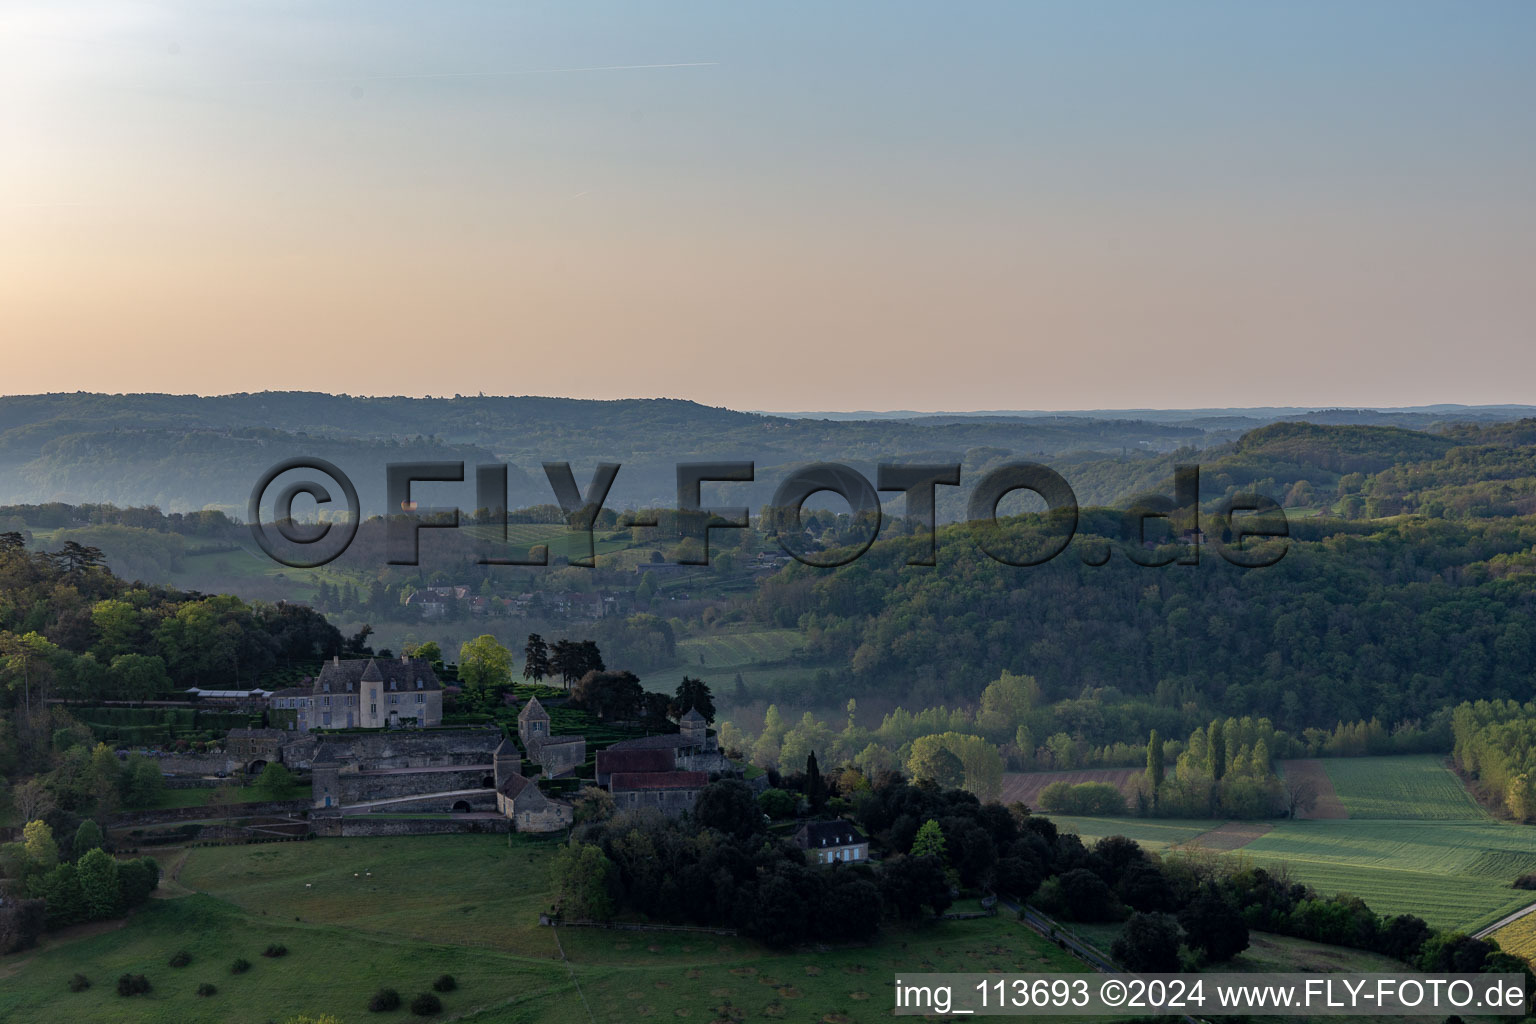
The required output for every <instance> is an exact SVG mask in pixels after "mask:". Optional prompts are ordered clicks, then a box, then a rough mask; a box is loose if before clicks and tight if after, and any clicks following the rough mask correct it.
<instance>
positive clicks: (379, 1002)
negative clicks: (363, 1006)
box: [368, 988, 400, 1013]
mask: <svg viewBox="0 0 1536 1024" xmlns="http://www.w3.org/2000/svg"><path fill="white" fill-rule="evenodd" d="M368 1009H370V1010H372V1011H373V1012H374V1013H384V1012H385V1011H387V1010H398V1009H400V993H399V992H396V991H395V990H394V989H392V988H381V989H379V990H378V991H377V992H375V993H374V994H373V998H372V999H370V1000H368Z"/></svg>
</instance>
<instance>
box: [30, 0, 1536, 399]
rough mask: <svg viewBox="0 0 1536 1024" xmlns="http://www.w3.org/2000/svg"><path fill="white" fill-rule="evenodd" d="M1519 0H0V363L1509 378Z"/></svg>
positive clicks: (1521, 256) (1184, 395)
mask: <svg viewBox="0 0 1536 1024" xmlns="http://www.w3.org/2000/svg"><path fill="white" fill-rule="evenodd" d="M1533 53H1536V4H1532V3H1524V2H1508V3H1499V2H1492V0H1483V2H1479V3H1475V4H1458V3H1452V2H1448V0H1447V2H1437V3H1413V2H1406V0H1388V2H1383V3H1366V2H1351V3H1344V4H1340V3H1336V2H1329V3H1317V4H1302V3H1286V4H1218V3H1214V2H1212V3H1200V4H1175V3H1167V2H1163V3H1156V4H1151V3H1131V2H1125V3H1114V4H1095V3H1084V2H1076V0H1074V2H1071V3H1067V2H1062V3H1059V4H1051V5H1045V4H1025V3H998V4H937V3H933V4H927V5H909V4H898V3H885V2H882V3H879V4H875V3H869V4H862V5H852V4H848V5H844V4H830V5H829V4H822V3H813V4H803V5H802V4H789V3H777V4H752V5H746V4H735V3H721V2H718V0H714V2H710V3H698V4H682V3H656V4H636V3H630V2H626V3H613V4H588V3H576V2H558V3H547V4H543V3H541V4H499V3H451V2H432V3H414V4H406V3H398V2H381V0H367V2H356V3H311V2H306V3H287V2H273V0H263V2H260V3H255V2H251V3H238V2H236V3H209V2H207V0H200V2H192V0H188V2H170V3H138V2H127V0H123V2H118V0H94V2H93V0H85V2H73V3H70V2H65V3H59V2H24V0H0V344H3V352H4V356H5V361H4V364H3V368H4V376H3V378H0V392H4V393H23V392H35V391H73V390H100V391H177V392H199V393H205V394H208V393H223V392H229V391H256V390H262V389H269V388H280V389H288V388H302V389H319V390H327V391H346V392H351V393H354V394H361V393H368V394H417V395H419V394H453V393H455V392H462V393H473V392H480V391H484V392H485V393H488V394H551V395H571V396H578V397H594V398H616V397H626V396H672V397H682V398H693V399H697V400H699V401H703V402H707V403H710V404H715V405H729V406H733V407H736V408H767V409H838V408H842V409H851V408H865V409H869V408H874V409H889V408H909V409H962V408H1032V409H1042V408H1096V407H1128V406H1140V407H1170V406H1216V405H1219V406H1229V405H1263V404H1283V405H1403V404H1415V403H1427V402H1441V401H1451V402H1457V401H1459V402H1471V403H1483V402H1533V401H1536V60H1533V59H1532V54H1533Z"/></svg>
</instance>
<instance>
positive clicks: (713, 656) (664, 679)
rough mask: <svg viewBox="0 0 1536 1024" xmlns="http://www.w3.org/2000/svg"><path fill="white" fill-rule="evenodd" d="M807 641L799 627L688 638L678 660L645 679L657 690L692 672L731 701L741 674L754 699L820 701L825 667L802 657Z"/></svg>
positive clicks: (680, 645) (682, 642) (719, 698)
mask: <svg viewBox="0 0 1536 1024" xmlns="http://www.w3.org/2000/svg"><path fill="white" fill-rule="evenodd" d="M804 645H805V638H804V637H803V636H802V634H801V633H800V631H799V630H797V629H754V630H737V631H731V632H722V633H708V634H704V635H700V636H688V637H682V638H680V639H679V640H678V641H677V660H676V662H675V663H674V664H673V665H672V666H669V667H667V668H665V669H661V670H659V671H656V672H652V673H649V674H648V675H647V677H646V679H645V680H643V682H644V683H645V684H646V685H647V686H648V687H650V688H652V689H660V688H665V689H667V690H671V689H672V688H673V687H675V686H676V685H677V682H676V677H677V676H678V675H679V674H681V673H687V674H688V675H692V676H698V677H700V678H702V679H703V680H704V681H705V682H707V683H709V684H710V686H711V687H713V688H714V691H715V697H716V700H717V701H723V702H724V703H726V704H729V703H730V702H731V700H732V694H733V692H734V689H733V687H734V683H735V679H736V674H737V673H738V672H739V673H741V678H742V682H744V683H745V684H746V686H747V689H748V691H749V693H750V694H751V695H752V697H753V698H754V699H764V700H768V701H770V702H773V701H779V702H782V701H785V700H791V699H794V700H799V699H800V698H801V697H802V696H804V697H805V698H806V701H807V705H808V706H809V705H813V704H815V699H814V697H813V696H812V694H813V691H814V689H815V681H816V675H817V673H818V672H819V671H820V670H821V669H822V668H823V667H825V666H822V665H814V664H808V663H805V662H802V661H800V660H799V659H800V657H801V655H802V651H803V648H804ZM669 680H670V682H669ZM815 696H818V697H824V696H825V695H824V694H817V695H815ZM839 706H840V705H839ZM796 714H797V715H798V714H799V712H798V711H797V712H796Z"/></svg>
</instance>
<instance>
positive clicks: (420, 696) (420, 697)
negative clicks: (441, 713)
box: [416, 693, 427, 704]
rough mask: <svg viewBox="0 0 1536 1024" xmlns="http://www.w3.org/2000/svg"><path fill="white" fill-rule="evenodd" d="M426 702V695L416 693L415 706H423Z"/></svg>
mask: <svg viewBox="0 0 1536 1024" xmlns="http://www.w3.org/2000/svg"><path fill="white" fill-rule="evenodd" d="M426 702H427V695H426V694H424V693H418V694H417V695H416V703H417V704H425V703H426Z"/></svg>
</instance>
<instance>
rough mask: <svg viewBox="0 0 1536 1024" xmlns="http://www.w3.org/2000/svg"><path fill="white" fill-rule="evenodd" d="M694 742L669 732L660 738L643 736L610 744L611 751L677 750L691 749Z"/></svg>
mask: <svg viewBox="0 0 1536 1024" xmlns="http://www.w3.org/2000/svg"><path fill="white" fill-rule="evenodd" d="M693 745H694V743H693V740H691V739H688V738H687V737H686V736H684V735H683V734H682V733H676V732H669V733H664V734H662V735H660V736H641V737H638V738H636V739H632V740H619V742H617V743H610V744H609V745H608V748H607V749H609V750H660V749H676V748H677V747H691V746H693Z"/></svg>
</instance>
